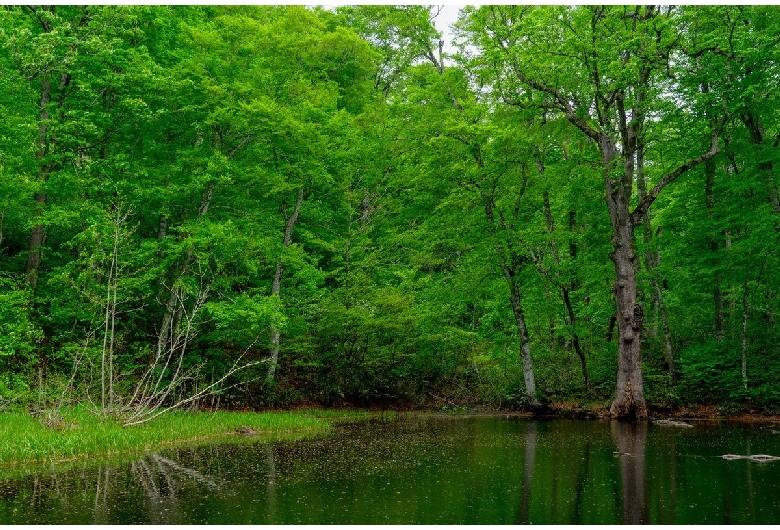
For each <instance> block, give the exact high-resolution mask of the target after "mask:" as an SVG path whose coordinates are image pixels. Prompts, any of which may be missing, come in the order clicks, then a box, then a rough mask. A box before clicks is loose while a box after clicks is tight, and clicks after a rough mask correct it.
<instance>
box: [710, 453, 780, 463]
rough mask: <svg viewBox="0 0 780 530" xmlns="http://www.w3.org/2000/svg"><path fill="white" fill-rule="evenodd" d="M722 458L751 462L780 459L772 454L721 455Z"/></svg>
mask: <svg viewBox="0 0 780 530" xmlns="http://www.w3.org/2000/svg"><path fill="white" fill-rule="evenodd" d="M721 458H723V459H724V460H752V461H753V462H774V461H775V460H780V456H772V455H723V456H722V457H721Z"/></svg>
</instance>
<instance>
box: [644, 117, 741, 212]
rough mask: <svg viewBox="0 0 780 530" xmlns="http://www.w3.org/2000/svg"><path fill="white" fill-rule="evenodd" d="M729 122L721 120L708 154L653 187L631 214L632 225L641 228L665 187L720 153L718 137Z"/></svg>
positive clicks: (680, 168) (724, 119) (666, 176)
mask: <svg viewBox="0 0 780 530" xmlns="http://www.w3.org/2000/svg"><path fill="white" fill-rule="evenodd" d="M728 120H729V115H728V114H727V115H725V116H724V117H723V119H722V120H721V122H720V124H719V125H718V127H716V128H715V130H714V131H712V135H711V137H710V150H709V151H707V152H706V153H704V154H702V155H700V156H697V157H696V158H694V159H692V160H689V161H687V162H686V163H684V164H682V165H681V166H679V167H678V168H677V169H675V170H674V171H672V172H670V173H667V174H666V175H664V176H663V177H662V178H661V180H660V181H659V182H658V183H657V184H656V185H655V186H653V189H651V190H650V191H648V192H647V195H645V197H644V198H643V199H642V200H641V201H639V204H637V205H636V208H634V211H633V212H631V223H632V225H633V226H639V225H640V224H642V217H644V216H645V214H646V213H647V211H648V210H649V209H650V205H652V204H653V202H655V200H656V198H658V195H659V194H660V193H661V190H663V189H664V187H665V186H666V185H667V184H669V183H670V182H673V181H674V180H676V179H677V177H679V176H680V175H682V174H683V173H685V172H686V171H688V170H689V169H693V168H694V167H696V166H698V165H699V164H701V163H702V162H706V161H707V160H709V159H711V158H713V157H715V155H717V154H718V153H719V152H720V148H719V146H718V136H719V135H720V132H721V131H722V130H723V127H724V126H725V125H726V123H727V122H728Z"/></svg>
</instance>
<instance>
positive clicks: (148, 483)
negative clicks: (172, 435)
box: [130, 454, 219, 524]
mask: <svg viewBox="0 0 780 530" xmlns="http://www.w3.org/2000/svg"><path fill="white" fill-rule="evenodd" d="M130 472H131V474H132V475H133V477H134V478H135V481H136V483H137V484H138V485H139V486H140V487H141V489H143V490H144V492H145V493H146V497H147V499H149V506H148V508H149V510H148V513H149V522H150V524H170V523H178V522H180V518H179V516H180V513H179V500H178V498H177V496H176V494H177V491H178V490H180V489H181V488H182V479H187V480H189V479H192V480H195V482H198V483H199V484H202V485H204V486H206V487H207V488H209V489H211V490H218V489H219V486H218V485H217V483H216V482H214V480H213V479H211V478H210V477H208V476H206V475H204V474H202V473H199V472H198V471H195V470H194V469H190V468H188V467H185V466H182V465H181V464H179V463H178V462H174V461H173V460H171V459H169V458H165V457H163V456H160V455H158V454H152V455H149V456H146V457H144V458H142V459H140V460H136V461H135V462H133V463H132V464H131V465H130Z"/></svg>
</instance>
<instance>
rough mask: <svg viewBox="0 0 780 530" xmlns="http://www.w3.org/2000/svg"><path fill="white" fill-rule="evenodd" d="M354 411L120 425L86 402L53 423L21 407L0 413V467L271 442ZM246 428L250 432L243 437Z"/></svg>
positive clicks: (178, 415) (318, 430)
mask: <svg viewBox="0 0 780 530" xmlns="http://www.w3.org/2000/svg"><path fill="white" fill-rule="evenodd" d="M368 416H369V415H368V414H367V413H362V412H356V411H344V412H342V411H299V412H264V413H254V412H221V411H220V412H181V411H174V412H171V413H169V414H166V415H163V416H161V417H159V418H157V419H155V420H154V421H151V422H149V423H146V424H143V425H138V426H134V427H127V428H122V427H121V426H120V425H119V424H117V423H116V422H113V421H111V420H103V419H102V418H100V417H99V416H97V415H95V414H94V413H93V412H92V411H91V410H89V409H88V408H86V407H73V408H68V409H65V410H63V411H62V415H61V421H59V422H58V423H57V425H56V427H55V428H50V427H47V426H45V425H44V422H41V421H40V420H39V419H37V418H34V417H32V416H30V415H29V414H27V413H25V412H7V413H2V414H0V472H8V471H10V470H13V469H18V468H25V469H26V468H31V467H35V468H40V467H41V466H42V465H52V464H60V463H67V462H70V461H73V462H78V461H84V460H87V459H89V460H93V459H95V460H104V459H107V458H112V457H115V456H120V455H123V456H135V455H140V454H146V453H148V452H151V451H155V450H157V449H160V448H163V447H170V446H177V445H198V444H202V443H215V442H221V441H243V440H247V441H273V440H278V439H294V438H298V437H303V436H313V435H319V434H324V433H327V432H328V431H329V429H330V428H331V427H332V425H333V423H334V422H335V421H358V420H360V419H362V418H366V417H368ZM247 433H249V434H251V436H249V437H248V436H245V435H246V434H247Z"/></svg>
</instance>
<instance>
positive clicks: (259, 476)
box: [0, 418, 780, 524]
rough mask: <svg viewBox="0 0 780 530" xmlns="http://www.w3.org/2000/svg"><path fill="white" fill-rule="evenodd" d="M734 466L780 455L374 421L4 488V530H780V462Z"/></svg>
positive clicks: (744, 428) (707, 435)
mask: <svg viewBox="0 0 780 530" xmlns="http://www.w3.org/2000/svg"><path fill="white" fill-rule="evenodd" d="M776 428H777V429H780V427H776ZM616 451H617V452H620V453H628V454H626V455H623V456H616V455H615V454H614V453H615V452H616ZM723 454H738V455H751V454H770V455H780V434H777V433H775V432H773V430H772V428H770V427H769V426H759V425H743V424H734V423H697V424H695V428H693V429H682V428H673V427H660V426H656V425H646V424H642V425H630V424H620V423H616V422H608V421H568V420H549V421H527V420H518V419H508V418H455V419H453V418H443V419H442V418H438V419H436V418H428V419H416V420H397V421H373V422H368V423H356V424H351V425H342V426H340V427H338V428H337V429H336V431H335V433H334V434H332V435H329V436H327V437H323V438H320V439H311V440H304V441H299V442H281V443H275V444H272V445H271V444H259V443H258V444H242V445H215V446H210V447H201V448H191V449H178V450H170V451H164V452H160V453H157V454H153V455H149V456H147V457H146V458H143V459H141V460H137V461H134V462H132V463H123V464H116V465H106V464H100V465H89V464H85V465H84V466H83V467H82V468H80V469H78V470H75V471H73V470H71V471H68V472H57V471H56V470H52V471H50V472H47V473H42V474H38V475H30V476H26V477H24V478H14V479H2V478H0V523H4V524H16V523H25V524H40V523H63V524H89V523H100V524H119V523H121V524H138V523H144V524H161V523H178V524H188V523H214V524H242V523H252V524H288V523H289V524H315V523H316V524H337V523H345V524H383V523H393V524H414V523H424V524H434V523H442V524H515V523H534V524H572V523H583V524H612V523H629V524H630V523H654V524H686V523H687V524H693V523H713V524H777V523H780V461H778V462H769V463H757V462H752V461H749V460H734V461H728V460H724V459H723V458H720V456H721V455H723Z"/></svg>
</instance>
